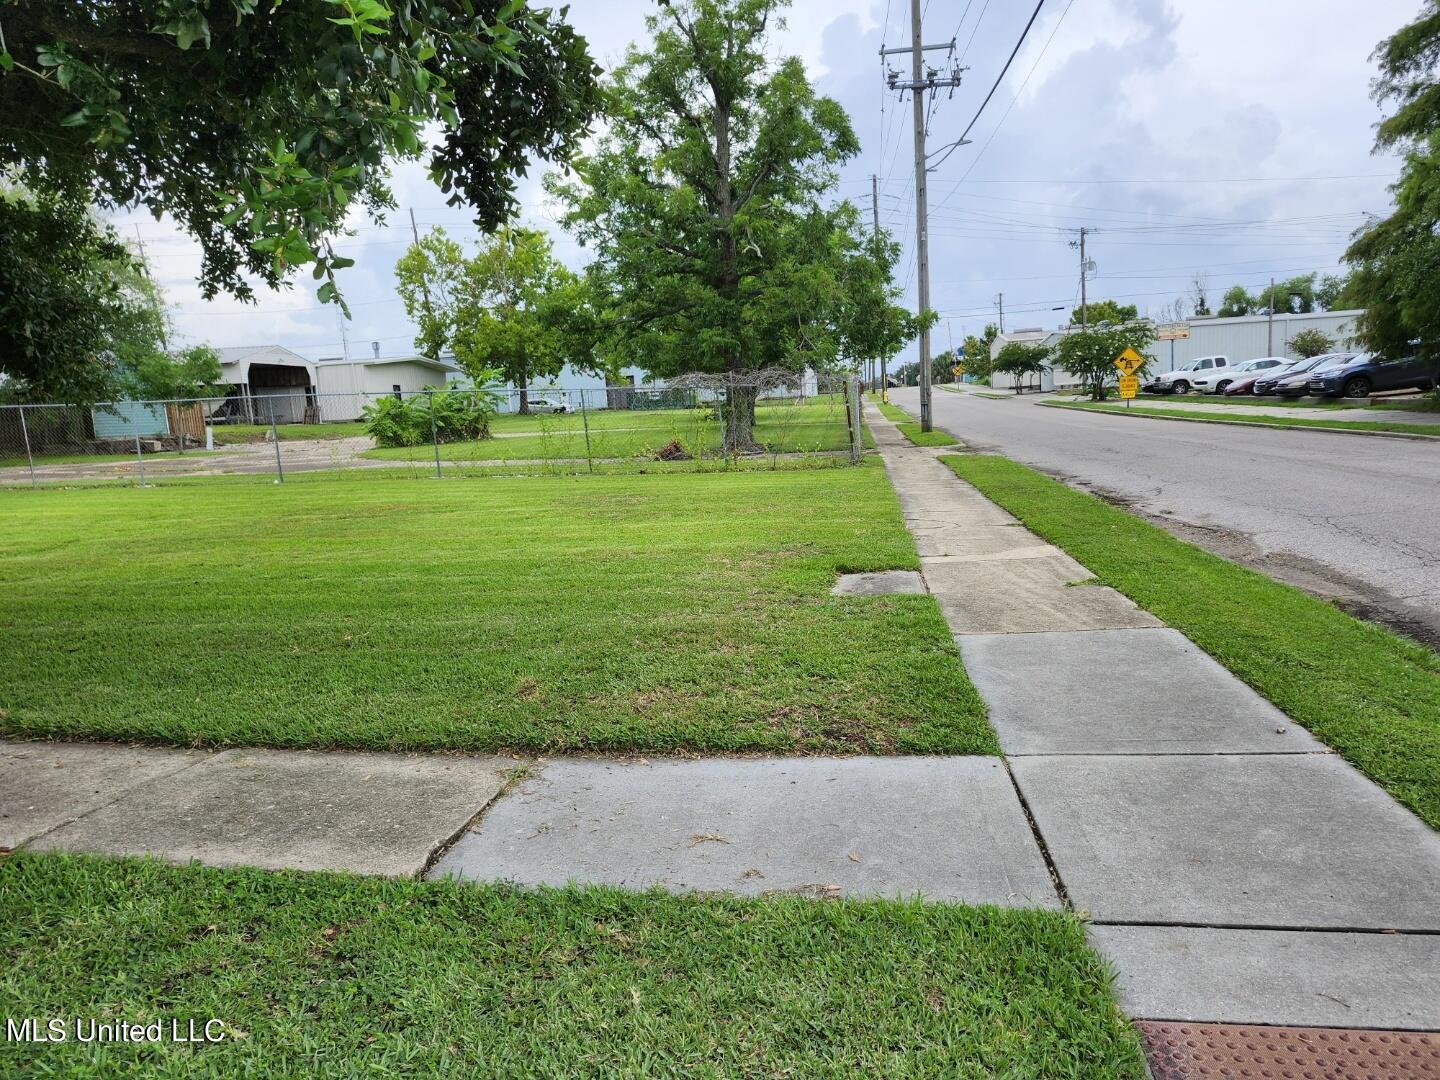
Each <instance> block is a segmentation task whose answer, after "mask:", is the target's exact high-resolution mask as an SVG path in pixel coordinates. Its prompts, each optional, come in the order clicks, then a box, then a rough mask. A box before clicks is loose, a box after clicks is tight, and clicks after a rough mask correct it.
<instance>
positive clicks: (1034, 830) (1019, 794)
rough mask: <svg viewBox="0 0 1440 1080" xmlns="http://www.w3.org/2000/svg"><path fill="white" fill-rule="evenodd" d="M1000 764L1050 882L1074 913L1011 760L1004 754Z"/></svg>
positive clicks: (1065, 904) (1063, 880)
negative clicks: (1016, 777) (1012, 768)
mask: <svg viewBox="0 0 1440 1080" xmlns="http://www.w3.org/2000/svg"><path fill="white" fill-rule="evenodd" d="M1000 764H1001V765H1003V766H1004V767H1005V775H1006V776H1008V777H1009V778H1010V786H1011V787H1012V788H1014V789H1015V797H1016V798H1017V799H1019V800H1020V812H1021V813H1022V814H1024V815H1025V824H1026V825H1028V826H1030V835H1031V836H1033V837H1034V838H1035V846H1036V847H1038V848H1039V849H1040V858H1042V859H1044V860H1045V869H1046V870H1048V871H1049V872H1050V882H1051V884H1052V885H1054V887H1055V893H1056V895H1057V896H1059V897H1060V904H1061V906H1062V907H1064V908H1065V910H1066V911H1068V912H1071V913H1072V914H1073V913H1074V911H1075V905H1074V904H1072V903H1071V902H1070V890H1068V889H1067V888H1065V879H1064V878H1063V877H1061V876H1060V867H1058V866H1056V865H1055V860H1054V859H1053V858H1052V857H1051V855H1050V845H1049V844H1047V843H1046V842H1045V834H1044V833H1042V832H1041V831H1040V823H1039V822H1038V821H1036V820H1035V815H1034V814H1033V813H1032V812H1031V810H1030V803H1029V802H1027V801H1026V799H1025V793H1024V792H1023V791H1021V790H1020V783H1019V781H1017V780H1016V779H1015V774H1014V773H1013V772H1012V771H1011V769H1010V760H1009V758H1007V757H1004V756H1003V755H1002V756H1001V758H1000Z"/></svg>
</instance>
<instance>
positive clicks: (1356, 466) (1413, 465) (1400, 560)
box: [891, 389, 1440, 646]
mask: <svg viewBox="0 0 1440 1080" xmlns="http://www.w3.org/2000/svg"><path fill="white" fill-rule="evenodd" d="M891 397H892V399H893V400H894V401H895V403H896V404H897V405H899V406H900V407H901V408H904V409H906V410H908V411H910V412H911V413H913V414H916V415H918V414H919V409H920V406H919V391H918V390H915V389H899V390H892V391H891ZM1038 401H1039V399H1037V398H1030V397H1021V398H1019V399H1014V400H995V399H988V398H980V397H975V396H971V395H961V394H956V393H951V392H948V391H943V390H937V391H936V392H935V395H934V421H935V425H936V426H937V427H941V428H944V429H945V430H946V431H948V432H950V433H951V434H952V435H955V436H956V437H957V438H960V439H962V440H964V442H965V443H967V444H968V445H969V446H970V447H971V448H972V449H976V450H992V451H995V452H998V453H1001V454H1004V455H1006V456H1007V457H1010V458H1013V459H1015V460H1016V461H1020V462H1023V463H1025V464H1026V465H1030V466H1032V467H1033V468H1036V469H1039V470H1041V471H1043V472H1046V473H1049V474H1051V475H1053V476H1056V477H1059V478H1061V479H1063V480H1065V481H1066V482H1067V483H1070V484H1072V485H1073V486H1076V487H1081V488H1085V489H1088V490H1091V491H1094V492H1096V493H1097V494H1102V495H1104V496H1106V497H1108V498H1111V499H1113V500H1117V501H1120V502H1123V503H1124V504H1126V505H1127V506H1129V508H1130V509H1132V510H1134V511H1135V512H1137V513H1140V514H1143V515H1144V516H1146V517H1148V518H1150V519H1151V520H1154V521H1157V522H1159V523H1161V524H1163V525H1165V526H1166V527H1167V528H1169V529H1170V530H1171V531H1172V532H1175V533H1176V534H1177V535H1180V536H1182V537H1184V538H1185V539H1187V540H1190V541H1191V542H1193V543H1197V544H1199V545H1201V546H1203V547H1206V548H1208V549H1210V550H1212V551H1215V552H1216V553H1218V554H1221V555H1224V556H1226V557H1228V558H1231V559H1235V560H1236V561H1239V562H1243V563H1246V564H1247V565H1250V566H1254V567H1256V568H1257V569H1261V570H1263V571H1265V572H1267V573H1269V574H1271V575H1272V576H1274V577H1277V578H1280V579H1282V580H1286V581H1289V582H1291V583H1293V584H1296V585H1298V586H1300V587H1302V588H1305V589H1308V590H1309V591H1311V592H1314V593H1317V594H1319V595H1323V596H1327V597H1329V598H1332V599H1334V600H1336V601H1337V602H1339V603H1340V604H1341V605H1342V606H1345V607H1347V608H1348V609H1350V610H1352V611H1354V612H1355V613H1357V614H1360V615H1363V616H1366V617H1369V618H1374V619H1377V620H1379V621H1382V622H1385V623H1387V624H1389V625H1391V626H1394V627H1395V628H1397V629H1401V630H1405V631H1406V632H1408V633H1410V634H1412V635H1414V636H1416V637H1419V638H1422V639H1424V640H1426V641H1428V642H1429V643H1430V644H1432V645H1437V646H1440V442H1422V441H1410V440H1402V439H1381V438H1366V437H1361V436H1356V435H1346V434H1327V433H1321V432H1303V431H1295V430H1264V429H1257V428H1240V427H1222V426H1218V425H1210V424H1188V423H1179V422H1176V421H1171V420H1158V419H1157V420H1151V419H1143V418H1139V417H1123V416H1105V415H1100V414H1095V413H1082V412H1077V411H1072V410H1064V409H1050V408H1045V407H1043V406H1041V405H1040V404H1039V403H1038Z"/></svg>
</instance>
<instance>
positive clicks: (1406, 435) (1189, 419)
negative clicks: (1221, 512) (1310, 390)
mask: <svg viewBox="0 0 1440 1080" xmlns="http://www.w3.org/2000/svg"><path fill="white" fill-rule="evenodd" d="M1039 404H1040V405H1041V406H1042V407H1043V408H1046V409H1068V410H1069V411H1071V412H1083V413H1100V414H1102V415H1104V416H1129V417H1132V418H1137V417H1138V418H1139V419H1141V420H1181V421H1183V422H1185V423H1187V424H1226V425H1229V426H1230V427H1249V428H1268V429H1270V430H1272V431H1273V430H1275V429H1277V428H1278V429H1279V430H1281V431H1321V432H1330V433H1335V434H1340V435H1369V436H1372V437H1374V438H1381V439H1414V440H1417V441H1419V442H1440V435H1420V434H1418V433H1416V432H1413V431H1365V430H1362V429H1359V428H1349V427H1321V426H1319V425H1310V424H1300V425H1296V424H1261V423H1257V422H1256V421H1254V420H1212V419H1210V418H1208V417H1202V416H1184V415H1181V414H1178V413H1177V414H1176V415H1174V416H1156V415H1155V414H1154V413H1130V412H1125V411H1123V410H1121V409H1086V408H1082V407H1080V406H1078V405H1067V404H1064V403H1062V402H1059V401H1042V402H1040V403H1039ZM1436 426H1437V427H1440V424H1437V425H1436Z"/></svg>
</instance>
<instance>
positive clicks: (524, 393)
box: [515, 374, 530, 416]
mask: <svg viewBox="0 0 1440 1080" xmlns="http://www.w3.org/2000/svg"><path fill="white" fill-rule="evenodd" d="M515 385H516V386H517V387H519V389H520V415H521V416H529V415H530V391H529V390H527V389H526V386H527V385H528V383H527V380H526V378H525V376H524V375H523V374H522V375H521V376H520V377H519V378H518V379H516V380H515Z"/></svg>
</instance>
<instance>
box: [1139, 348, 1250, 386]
mask: <svg viewBox="0 0 1440 1080" xmlns="http://www.w3.org/2000/svg"><path fill="white" fill-rule="evenodd" d="M1229 370H1230V361H1229V360H1228V359H1226V358H1225V357H1223V356H1197V357H1196V358H1195V359H1194V360H1191V361H1190V362H1189V363H1188V364H1186V365H1185V366H1184V367H1182V368H1176V369H1175V370H1174V371H1167V372H1165V373H1164V374H1162V375H1156V376H1155V377H1154V378H1153V379H1151V380H1150V381H1149V382H1148V383H1146V384H1145V389H1146V390H1147V391H1149V392H1150V393H1152V394H1188V393H1189V392H1190V388H1191V387H1192V386H1198V385H1199V384H1200V380H1201V379H1213V378H1215V377H1216V374H1217V373H1218V372H1220V371H1227V372H1228V371H1229Z"/></svg>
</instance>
